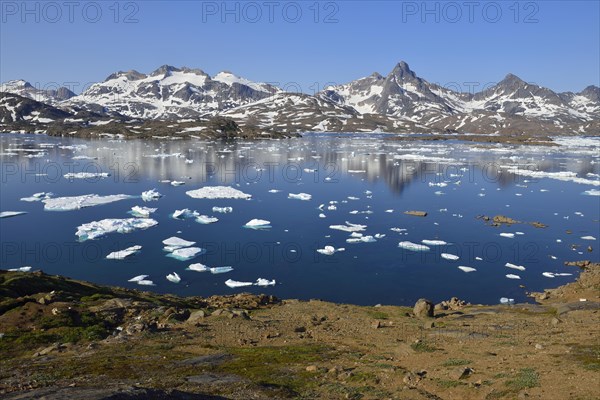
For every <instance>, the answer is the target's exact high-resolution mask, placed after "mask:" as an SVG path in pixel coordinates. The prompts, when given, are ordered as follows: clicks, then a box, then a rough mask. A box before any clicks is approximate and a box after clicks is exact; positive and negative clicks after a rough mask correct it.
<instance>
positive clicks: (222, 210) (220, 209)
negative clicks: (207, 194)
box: [212, 207, 233, 214]
mask: <svg viewBox="0 0 600 400" xmlns="http://www.w3.org/2000/svg"><path fill="white" fill-rule="evenodd" d="M212 211H213V212H216V213H221V214H226V213H230V212H233V207H213V208H212Z"/></svg>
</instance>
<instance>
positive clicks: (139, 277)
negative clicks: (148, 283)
mask: <svg viewBox="0 0 600 400" xmlns="http://www.w3.org/2000/svg"><path fill="white" fill-rule="evenodd" d="M149 276H150V275H138V276H134V277H133V278H131V279H129V280H128V281H127V282H139V281H143V280H144V279H146V278H147V277H149Z"/></svg>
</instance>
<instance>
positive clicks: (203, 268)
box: [187, 263, 210, 272]
mask: <svg viewBox="0 0 600 400" xmlns="http://www.w3.org/2000/svg"><path fill="white" fill-rule="evenodd" d="M187 269H188V270H190V271H196V272H207V271H210V268H208V267H207V266H206V265H204V264H201V263H196V264H190V265H189V267H187Z"/></svg>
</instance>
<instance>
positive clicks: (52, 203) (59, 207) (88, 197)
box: [42, 194, 133, 211]
mask: <svg viewBox="0 0 600 400" xmlns="http://www.w3.org/2000/svg"><path fill="white" fill-rule="evenodd" d="M131 198H133V196H129V195H126V194H114V195H108V196H100V195H97V194H85V195H83V196H71V197H56V198H48V199H44V200H42V202H43V203H44V210H46V211H72V210H79V209H81V208H86V207H94V206H100V205H103V204H110V203H114V202H115V201H121V200H127V199H131Z"/></svg>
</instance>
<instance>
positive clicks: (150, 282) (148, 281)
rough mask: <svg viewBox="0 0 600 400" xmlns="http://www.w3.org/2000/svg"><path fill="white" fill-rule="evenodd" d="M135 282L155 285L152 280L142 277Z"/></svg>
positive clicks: (143, 284)
mask: <svg viewBox="0 0 600 400" xmlns="http://www.w3.org/2000/svg"><path fill="white" fill-rule="evenodd" d="M136 283H137V284H138V285H141V286H156V285H155V284H154V282H152V281H151V280H149V279H142V280H139V281H136Z"/></svg>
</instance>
